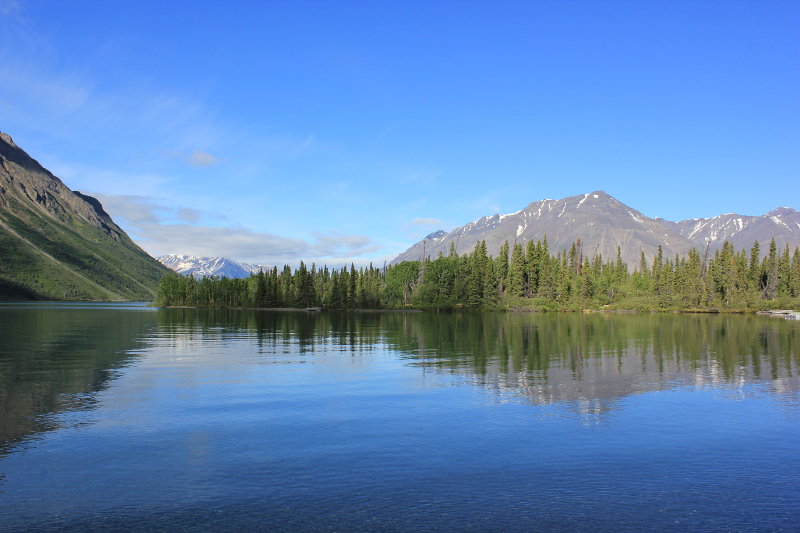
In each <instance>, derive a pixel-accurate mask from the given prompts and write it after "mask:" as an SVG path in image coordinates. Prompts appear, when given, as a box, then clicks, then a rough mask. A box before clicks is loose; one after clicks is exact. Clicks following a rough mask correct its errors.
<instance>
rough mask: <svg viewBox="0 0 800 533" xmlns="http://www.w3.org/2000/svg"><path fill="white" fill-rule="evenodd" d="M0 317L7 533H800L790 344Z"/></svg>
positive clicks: (531, 328) (228, 318) (124, 316)
mask: <svg viewBox="0 0 800 533" xmlns="http://www.w3.org/2000/svg"><path fill="white" fill-rule="evenodd" d="M86 307H87V306H85V305H82V306H58V307H57V308H53V307H52V306H41V307H37V306H32V307H31V306H27V307H25V308H21V307H19V306H16V307H15V306H0V339H3V340H2V341H0V385H2V386H3V387H4V389H3V390H5V392H4V393H0V402H2V403H0V407H2V408H3V409H2V412H3V413H5V415H3V419H2V425H0V431H1V432H0V516H1V517H2V519H0V530H3V531H18V530H81V531H87V530H88V531H92V530H108V529H125V530H141V531H153V530H164V531H167V530H169V531H175V530H253V529H262V530H263V529H267V530H274V531H365V530H367V531H409V530H421V531H442V530H449V531H452V530H477V531H667V530H669V531H781V530H784V531H797V530H800V454H799V453H798V451H797V450H798V443H800V439H798V437H800V394H799V393H798V391H800V380H799V379H798V375H797V372H798V371H799V370H800V350H798V348H800V331H798V328H800V324H798V323H791V322H789V321H782V320H777V319H769V318H757V317H669V316H668V317H661V316H633V317H628V316H616V317H615V316H611V317H597V316H583V315H491V314H489V315H463V316H462V315H436V314H420V313H417V314H401V313H396V314H395V313H369V314H342V315H336V314H329V313H323V314H322V315H319V314H310V315H307V314H305V313H285V314H277V313H257V312H248V311H238V312H236V311H230V312H213V311H205V312H204V311H188V310H185V311H181V310H158V311H154V310H153V309H150V308H146V307H121V308H110V307H108V306H98V308H92V306H88V308H86Z"/></svg>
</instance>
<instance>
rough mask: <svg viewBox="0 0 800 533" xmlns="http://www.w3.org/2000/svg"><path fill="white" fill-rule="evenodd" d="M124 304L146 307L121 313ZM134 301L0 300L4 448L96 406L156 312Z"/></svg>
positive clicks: (0, 436)
mask: <svg viewBox="0 0 800 533" xmlns="http://www.w3.org/2000/svg"><path fill="white" fill-rule="evenodd" d="M119 309H126V310H131V309H135V310H136V311H139V312H128V313H119V312H115V311H117V310H119ZM148 311H152V310H148V309H146V308H144V307H141V306H132V305H131V304H101V305H97V304H95V305H91V304H58V303H53V304H50V303H48V304H26V303H22V304H0V453H2V451H3V449H4V444H8V443H12V442H15V441H17V440H19V439H21V438H23V437H25V436H26V435H31V434H35V433H37V432H40V431H45V430H48V429H55V428H57V427H58V426H59V423H58V421H57V420H56V418H55V417H54V416H53V415H54V414H56V413H59V412H62V411H65V410H75V409H90V408H91V407H92V406H93V405H94V396H93V394H94V393H95V392H97V391H100V390H103V389H104V388H105V387H106V386H107V384H108V382H109V380H110V379H111V378H112V377H113V375H114V371H115V370H116V369H119V368H121V367H124V366H126V365H127V364H129V363H130V362H131V361H132V360H133V359H134V358H135V357H136V353H137V350H138V349H140V348H141V346H142V341H143V339H144V337H146V336H147V332H148V331H149V330H152V329H153V328H154V327H155V326H156V313H155V312H148Z"/></svg>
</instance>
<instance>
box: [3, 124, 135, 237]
mask: <svg viewBox="0 0 800 533" xmlns="http://www.w3.org/2000/svg"><path fill="white" fill-rule="evenodd" d="M0 165H1V166H2V171H0V205H3V206H8V203H9V201H10V198H12V197H13V198H15V199H16V200H18V201H19V202H21V203H23V204H26V203H27V204H32V205H35V206H36V207H37V208H38V209H39V210H40V211H41V212H42V213H43V214H45V215H46V216H49V217H53V218H55V219H57V220H59V221H60V222H63V223H69V222H71V221H72V219H73V217H76V216H77V217H79V218H80V219H82V220H83V221H85V222H87V223H88V224H90V225H92V226H94V227H96V228H100V229H102V230H103V231H104V232H105V233H106V235H108V236H109V237H111V238H113V239H115V240H117V241H119V240H120V235H121V234H122V233H123V231H122V230H121V229H120V228H119V226H117V225H116V224H115V223H114V221H113V220H111V217H110V216H109V215H108V213H106V212H105V211H104V210H103V207H102V205H101V204H100V202H99V201H98V200H96V199H95V198H92V197H91V196H87V195H84V194H81V193H80V192H73V191H71V190H70V189H69V188H68V187H67V186H66V185H64V183H63V182H62V181H61V180H60V179H58V178H57V177H56V176H54V175H53V174H52V173H51V172H50V171H49V170H47V169H46V168H44V167H43V166H41V165H40V164H39V162H38V161H36V160H35V159H33V158H32V157H30V156H29V155H28V154H27V153H25V151H24V150H22V149H21V148H20V147H19V146H17V145H16V143H14V141H13V139H12V138H11V136H10V135H8V134H6V133H0Z"/></svg>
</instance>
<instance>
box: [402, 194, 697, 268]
mask: <svg viewBox="0 0 800 533" xmlns="http://www.w3.org/2000/svg"><path fill="white" fill-rule="evenodd" d="M545 236H546V237H547V241H548V244H549V247H550V251H551V252H558V251H559V250H564V249H568V248H569V247H570V246H571V245H572V243H573V242H575V241H577V240H578V239H580V240H581V242H582V243H583V252H584V254H586V255H588V256H589V257H593V256H594V255H595V254H600V255H602V256H603V257H604V258H606V259H613V258H614V257H616V255H617V248H619V249H620V252H621V254H622V258H623V260H624V261H626V262H627V263H628V264H629V265H637V264H638V263H639V256H640V253H641V252H642V251H644V253H645V256H646V257H647V259H648V261H650V260H652V258H653V256H654V255H655V253H656V250H657V249H658V247H659V246H661V247H662V249H663V252H664V254H665V255H666V256H667V257H672V256H674V255H675V254H680V255H683V254H685V253H687V252H688V251H689V250H690V249H691V248H692V245H691V243H690V242H689V241H688V240H687V239H685V238H684V237H681V236H680V235H678V233H677V231H675V230H672V231H670V229H668V228H667V227H665V226H664V225H663V224H660V223H659V222H657V221H656V220H654V219H652V218H649V217H647V216H645V215H643V214H642V213H640V212H639V211H637V210H635V209H633V208H632V207H628V206H627V205H625V204H623V203H622V202H620V201H618V200H617V199H616V198H613V197H612V196H610V195H608V194H607V193H605V192H603V191H594V192H592V193H588V194H580V195H577V196H570V197H569V198H562V199H560V200H541V201H538V202H533V203H531V204H529V205H528V206H527V207H525V208H524V209H522V210H520V211H517V212H516V213H510V214H507V215H499V214H498V215H492V216H486V217H483V218H480V219H478V220H475V221H473V222H470V223H469V224H466V225H465V226H461V227H460V228H456V229H454V230H453V231H451V232H449V233H446V232H444V231H437V232H434V233H431V234H430V235H428V236H427V237H426V238H425V239H423V240H422V241H420V242H418V243H416V244H414V245H413V246H412V247H411V248H409V249H408V250H406V251H405V252H403V253H402V254H400V255H399V256H397V258H395V259H394V261H392V262H393V263H399V262H401V261H408V260H419V259H421V258H422V257H431V258H435V257H436V256H437V255H438V254H439V252H441V253H443V254H444V255H447V254H448V253H449V250H450V246H451V245H452V246H454V247H455V251H456V253H458V254H464V253H468V252H471V251H472V249H473V248H474V247H475V244H476V243H478V242H479V241H482V240H485V241H486V246H487V250H488V252H489V253H490V254H492V255H497V253H498V252H499V250H500V246H501V245H502V244H503V242H505V241H508V242H509V243H510V244H513V243H515V242H518V243H522V244H524V243H526V242H528V241H531V240H532V241H537V240H542V239H544V238H545Z"/></svg>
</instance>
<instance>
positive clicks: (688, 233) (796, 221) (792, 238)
mask: <svg viewBox="0 0 800 533" xmlns="http://www.w3.org/2000/svg"><path fill="white" fill-rule="evenodd" d="M659 221H660V222H662V223H663V224H664V225H666V226H667V227H669V228H670V229H672V230H673V231H676V232H677V233H678V234H679V235H681V236H682V237H685V238H686V239H688V240H689V241H691V242H692V244H693V245H694V246H695V247H697V248H698V249H705V248H706V246H708V247H709V249H710V250H711V251H713V250H716V249H718V248H721V247H722V243H724V242H725V241H726V240H727V241H729V242H730V243H731V244H733V245H734V247H736V248H737V249H740V248H750V247H751V246H753V243H754V242H755V241H758V242H759V243H760V245H761V251H762V252H766V251H767V250H768V247H767V246H765V245H767V244H769V242H770V240H771V239H775V244H777V245H778V249H782V248H783V247H784V246H786V245H787V244H788V245H789V248H794V247H795V246H798V244H799V243H800V212H798V211H796V210H794V209H792V208H789V207H779V208H777V209H774V210H772V211H770V212H769V213H766V214H764V215H761V216H747V215H739V214H736V213H727V214H724V215H719V216H716V217H714V218H695V219H691V220H681V221H680V222H669V221H667V220H661V219H659Z"/></svg>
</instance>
